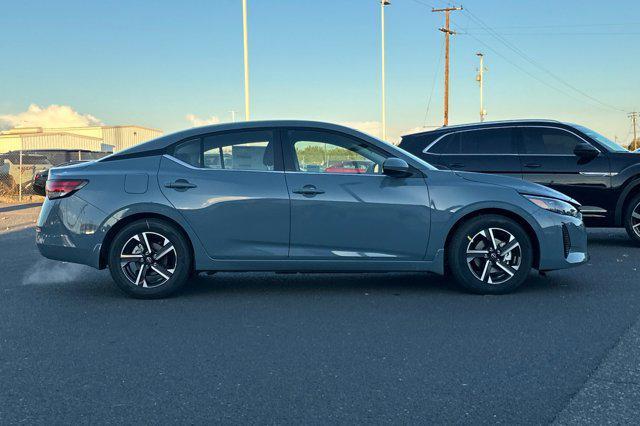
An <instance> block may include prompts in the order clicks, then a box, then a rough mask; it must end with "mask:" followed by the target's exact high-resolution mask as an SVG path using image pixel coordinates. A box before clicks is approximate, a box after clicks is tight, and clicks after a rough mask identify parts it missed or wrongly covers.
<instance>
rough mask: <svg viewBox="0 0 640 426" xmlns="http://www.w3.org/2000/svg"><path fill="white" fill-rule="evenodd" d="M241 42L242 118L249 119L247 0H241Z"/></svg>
mask: <svg viewBox="0 0 640 426" xmlns="http://www.w3.org/2000/svg"><path fill="white" fill-rule="evenodd" d="M242 42H243V45H244V119H245V120H246V121H249V120H250V119H251V114H250V113H249V49H248V43H247V0H242Z"/></svg>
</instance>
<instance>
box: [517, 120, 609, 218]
mask: <svg viewBox="0 0 640 426" xmlns="http://www.w3.org/2000/svg"><path fill="white" fill-rule="evenodd" d="M518 139H519V143H520V145H521V148H520V149H521V154H520V161H521V163H522V171H523V176H524V178H525V179H526V180H529V181H531V182H535V183H539V184H542V185H545V186H548V187H550V188H553V189H556V190H558V191H560V192H562V193H564V194H566V195H568V196H570V197H572V198H574V199H575V200H577V201H578V202H580V203H581V204H582V209H581V210H583V211H584V212H585V215H593V216H598V215H601V216H603V215H607V214H608V212H607V209H606V206H607V204H608V202H609V200H608V197H609V194H608V193H609V191H608V189H609V188H610V187H611V176H610V173H609V172H610V170H609V159H608V157H607V154H606V153H604V152H602V151H601V150H600V151H601V152H600V154H599V155H598V156H596V157H595V158H591V159H585V158H581V157H578V156H577V155H575V154H574V152H573V151H574V149H575V147H576V145H577V144H578V143H581V142H587V141H585V140H584V139H583V138H581V137H579V136H577V135H576V134H575V133H573V132H571V131H569V130H566V129H563V128H559V127H545V126H525V127H520V128H519V137H518ZM596 148H597V147H596Z"/></svg>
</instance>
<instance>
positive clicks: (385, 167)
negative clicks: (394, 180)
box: [382, 157, 411, 177]
mask: <svg viewBox="0 0 640 426" xmlns="http://www.w3.org/2000/svg"><path fill="white" fill-rule="evenodd" d="M382 173H384V174H385V175H387V176H393V177H406V176H409V175H411V171H410V169H409V165H408V164H407V162H406V161H404V160H403V159H402V158H396V157H391V158H387V159H386V160H384V163H382Z"/></svg>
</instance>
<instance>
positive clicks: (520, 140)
mask: <svg viewBox="0 0 640 426" xmlns="http://www.w3.org/2000/svg"><path fill="white" fill-rule="evenodd" d="M508 128H510V129H517V130H518V132H517V133H514V134H512V136H511V137H512V140H513V142H514V146H515V147H516V150H517V151H518V152H517V153H516V154H438V153H435V152H428V151H429V150H430V149H431V148H433V147H434V146H435V144H437V143H438V142H440V141H441V140H442V139H444V138H445V137H447V136H449V135H454V134H457V133H463V132H472V131H476V130H491V129H508ZM530 128H543V129H555V130H561V131H564V132H567V133H569V134H571V135H573V136H575V137H576V138H578V139H580V140H582V141H583V142H585V143H588V144H589V145H591V146H593V147H594V148H596V149H597V150H598V151H600V153H601V154H602V153H603V151H602V149H601V148H600V147H599V146H596V145H595V144H593V143H591V142H589V141H588V140H586V139H585V138H583V137H582V136H580V135H579V134H577V133H574V132H572V131H571V130H569V129H564V128H562V127H557V126H530V125H520V126H499V127H485V128H482V129H468V130H454V131H451V132H447V133H444V134H442V135H440V136H438V138H437V139H436V140H434V141H433V142H431V143H430V144H429V145H427V147H426V148H425V149H423V150H422V152H423V153H424V154H431V155H553V156H563V157H567V156H570V155H571V154H526V153H524V141H523V138H522V129H530ZM516 135H517V136H518V138H514V136H516Z"/></svg>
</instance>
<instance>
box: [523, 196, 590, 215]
mask: <svg viewBox="0 0 640 426" xmlns="http://www.w3.org/2000/svg"><path fill="white" fill-rule="evenodd" d="M524 197H525V198H526V199H527V200H529V201H531V202H532V203H533V204H535V205H536V206H538V207H541V208H543V209H545V210H549V211H550V212H554V213H559V214H563V215H565V216H573V217H578V216H580V212H578V209H577V208H575V207H574V206H573V205H571V204H569V203H567V202H565V201H562V200H558V199H555V198H547V197H540V196H537V195H524Z"/></svg>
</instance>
